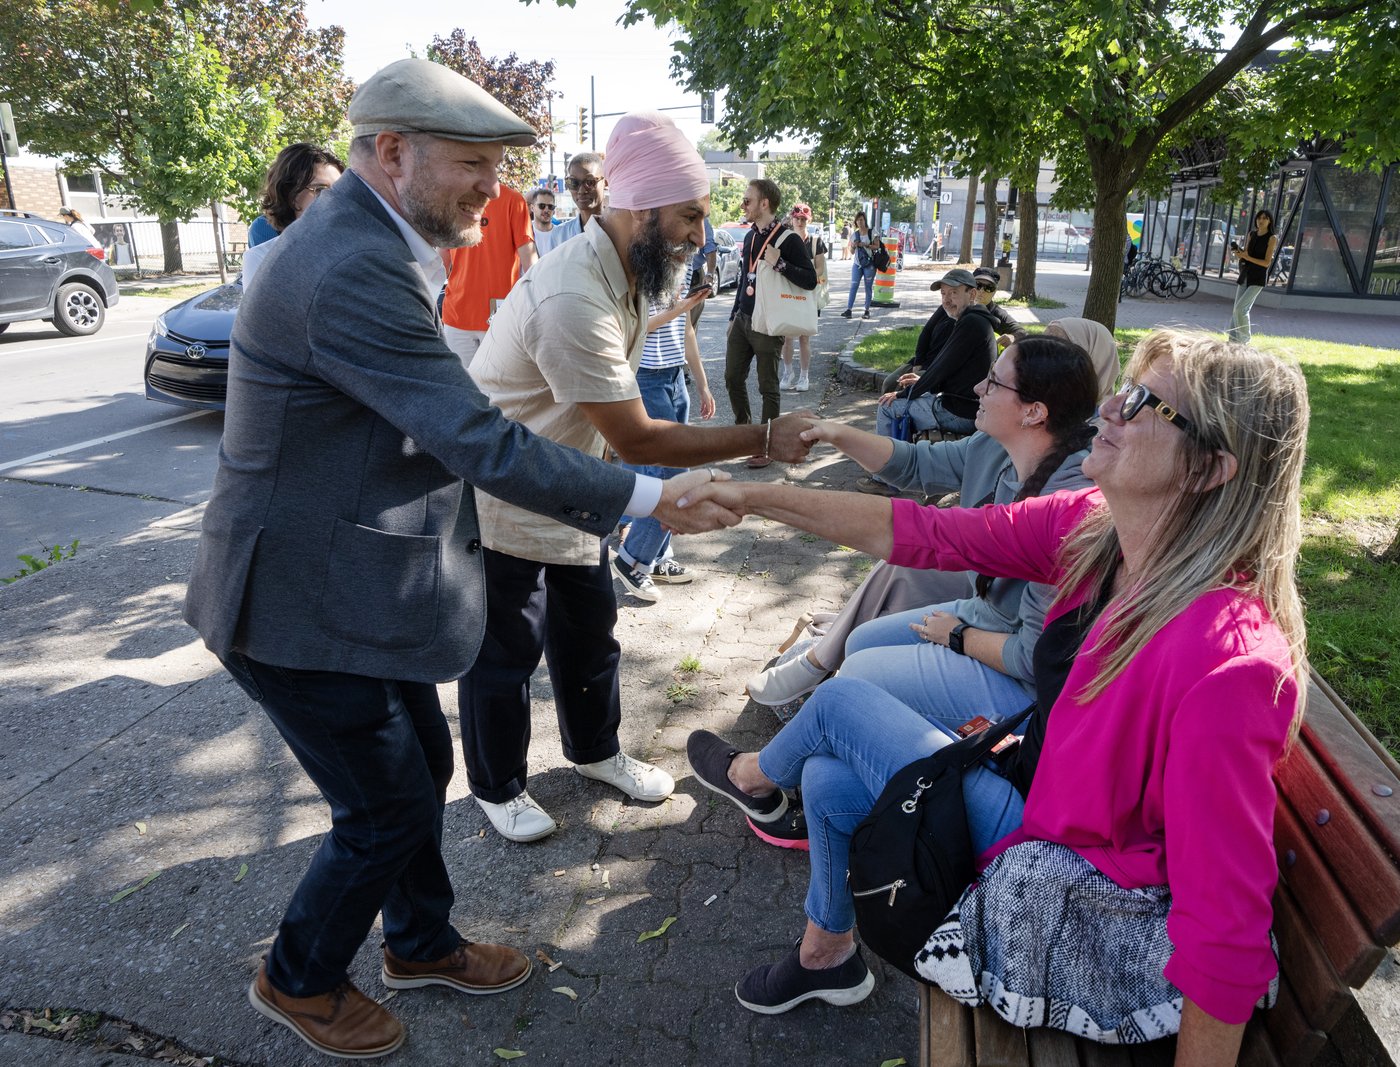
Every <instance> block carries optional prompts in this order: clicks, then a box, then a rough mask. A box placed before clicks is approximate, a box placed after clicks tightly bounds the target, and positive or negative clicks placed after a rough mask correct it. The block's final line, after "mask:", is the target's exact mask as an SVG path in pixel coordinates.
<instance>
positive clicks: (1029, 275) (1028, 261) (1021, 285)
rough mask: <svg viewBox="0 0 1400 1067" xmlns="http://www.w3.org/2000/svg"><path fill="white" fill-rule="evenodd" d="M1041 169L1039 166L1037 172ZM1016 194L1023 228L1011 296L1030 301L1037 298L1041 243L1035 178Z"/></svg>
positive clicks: (1017, 243)
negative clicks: (1036, 259) (1038, 259)
mask: <svg viewBox="0 0 1400 1067" xmlns="http://www.w3.org/2000/svg"><path fill="white" fill-rule="evenodd" d="M1039 169H1040V167H1039V164H1037V166H1036V171H1037V172H1038V171H1039ZM1019 190H1020V191H1019V192H1018V193H1017V194H1016V195H1017V199H1019V200H1020V203H1019V205H1017V210H1018V211H1020V213H1021V228H1020V232H1019V233H1018V234H1017V236H1016V245H1017V251H1016V287H1015V288H1014V289H1013V290H1012V291H1011V295H1012V296H1014V297H1016V298H1017V299H1018V300H1030V299H1031V298H1032V297H1034V296H1035V256H1036V249H1037V245H1038V244H1039V242H1040V205H1039V204H1038V203H1036V199H1035V178H1034V177H1032V179H1031V180H1030V182H1029V183H1028V184H1025V185H1021V186H1019Z"/></svg>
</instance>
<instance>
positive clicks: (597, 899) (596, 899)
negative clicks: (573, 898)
mask: <svg viewBox="0 0 1400 1067" xmlns="http://www.w3.org/2000/svg"><path fill="white" fill-rule="evenodd" d="M607 899H608V898H607V897H594V898H593V899H592V900H585V901H584V903H585V904H601V903H603V901H605V900H607Z"/></svg>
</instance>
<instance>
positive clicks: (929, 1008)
mask: <svg viewBox="0 0 1400 1067" xmlns="http://www.w3.org/2000/svg"><path fill="white" fill-rule="evenodd" d="M919 1019H920V1022H921V1023H922V1025H921V1026H920V1027H919V1064H920V1067H976V1064H977V1052H976V1049H975V1048H974V1046H973V1043H972V1012H971V1010H970V1009H968V1008H965V1007H963V1006H962V1005H961V1004H959V1003H958V1002H957V1001H956V1000H954V999H953V998H952V997H950V996H948V995H947V994H946V993H944V992H942V991H941V990H938V989H934V988H933V987H932V986H926V985H922V984H921V985H920V986H919ZM935 1035H936V1039H935Z"/></svg>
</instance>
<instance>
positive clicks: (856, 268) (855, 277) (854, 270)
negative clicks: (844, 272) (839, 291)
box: [846, 258, 875, 311]
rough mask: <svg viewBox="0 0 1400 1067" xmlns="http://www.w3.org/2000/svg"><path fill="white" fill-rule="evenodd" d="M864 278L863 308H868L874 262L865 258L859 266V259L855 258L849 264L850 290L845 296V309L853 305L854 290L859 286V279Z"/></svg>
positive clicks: (872, 284) (872, 283) (854, 300)
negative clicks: (863, 264)
mask: <svg viewBox="0 0 1400 1067" xmlns="http://www.w3.org/2000/svg"><path fill="white" fill-rule="evenodd" d="M862 278H864V279H865V309H866V310H867V311H869V310H870V294H871V290H872V289H873V288H874V286H875V264H873V263H871V262H870V260H869V259H868V258H867V259H866V261H865V266H863V267H862V266H861V263H860V259H859V258H857V259H856V260H855V262H854V263H852V264H851V291H850V293H849V294H848V295H847V297H846V310H847V311H850V310H851V308H852V307H854V306H855V302H856V290H858V289H859V288H860V280H861V279H862Z"/></svg>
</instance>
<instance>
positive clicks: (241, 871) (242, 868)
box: [233, 863, 248, 885]
mask: <svg viewBox="0 0 1400 1067" xmlns="http://www.w3.org/2000/svg"><path fill="white" fill-rule="evenodd" d="M247 873H248V865H247V864H246V863H240V864H239V865H238V873H237V874H235V875H234V876H233V884H234V885H237V884H238V883H239V882H241V881H243V878H244V876H246V875H247Z"/></svg>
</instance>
